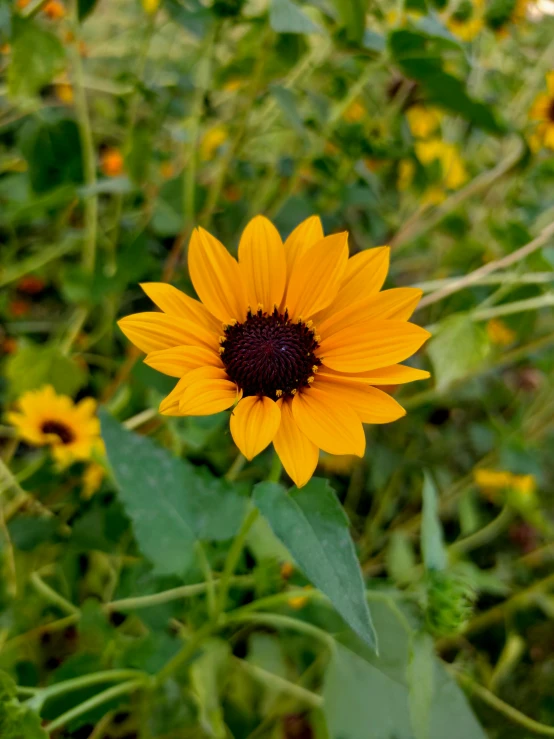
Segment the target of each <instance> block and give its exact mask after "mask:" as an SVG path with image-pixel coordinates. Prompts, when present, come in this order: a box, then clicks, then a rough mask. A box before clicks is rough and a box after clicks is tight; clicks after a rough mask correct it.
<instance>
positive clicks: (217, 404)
mask: <svg viewBox="0 0 554 739" xmlns="http://www.w3.org/2000/svg"><path fill="white" fill-rule="evenodd" d="M212 369H214V368H212ZM194 371H196V370H193V372H194ZM186 379H187V378H186V376H185V377H184V378H183V380H179V382H183V381H186ZM238 399H239V393H238V391H237V386H236V385H235V383H234V382H231V380H223V379H219V380H217V379H215V380H214V379H207V380H198V381H197V382H193V383H192V384H191V385H189V386H188V387H187V389H186V390H185V392H184V393H183V395H182V397H181V402H180V403H179V414H180V415H182V416H211V415H212V413H220V412H221V411H224V410H227V408H230V407H231V406H232V405H234V404H235V403H236V402H237V400H238Z"/></svg>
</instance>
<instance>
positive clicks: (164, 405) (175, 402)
mask: <svg viewBox="0 0 554 739" xmlns="http://www.w3.org/2000/svg"><path fill="white" fill-rule="evenodd" d="M228 379H229V378H228V377H227V373H226V372H225V370H224V369H223V367H196V368H195V369H193V370H189V371H188V372H187V373H186V374H185V375H183V377H181V379H180V380H179V382H178V383H177V384H176V385H175V387H174V388H173V390H172V391H171V392H170V393H169V395H167V396H166V397H165V398H164V399H163V400H162V402H161V403H160V413H162V414H163V415H164V416H184V415H194V414H189V413H182V412H181V410H180V407H179V406H180V404H181V400H182V399H183V395H184V394H185V391H186V390H187V389H188V388H189V387H190V386H191V385H193V384H194V383H196V382H200V381H208V382H209V381H212V380H218V381H219V380H228ZM214 413H215V411H214ZM206 415H209V414H206Z"/></svg>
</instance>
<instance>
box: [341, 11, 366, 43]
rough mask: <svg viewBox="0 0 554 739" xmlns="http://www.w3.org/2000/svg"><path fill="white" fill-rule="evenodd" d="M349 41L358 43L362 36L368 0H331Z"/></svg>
mask: <svg viewBox="0 0 554 739" xmlns="http://www.w3.org/2000/svg"><path fill="white" fill-rule="evenodd" d="M333 4H334V6H335V7H336V9H337V10H338V12H339V15H340V18H341V21H342V24H343V26H345V27H346V35H347V36H348V39H349V40H350V41H354V42H355V43H360V42H361V40H362V39H363V37H364V31H365V17H366V13H367V8H368V5H369V0H333Z"/></svg>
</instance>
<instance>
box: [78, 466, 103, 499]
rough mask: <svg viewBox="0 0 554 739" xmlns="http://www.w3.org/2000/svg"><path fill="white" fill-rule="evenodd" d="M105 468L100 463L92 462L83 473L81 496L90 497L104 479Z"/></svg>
mask: <svg viewBox="0 0 554 739" xmlns="http://www.w3.org/2000/svg"><path fill="white" fill-rule="evenodd" d="M104 474H105V470H104V468H103V467H102V465H101V464H98V463H97V462H92V463H91V464H89V465H88V467H87V468H86V470H85V471H84V473H83V487H82V490H81V497H82V498H84V499H85V500H88V499H89V498H92V496H93V495H94V493H95V492H96V491H97V490H98V488H99V487H100V485H101V484H102V480H103V479H104Z"/></svg>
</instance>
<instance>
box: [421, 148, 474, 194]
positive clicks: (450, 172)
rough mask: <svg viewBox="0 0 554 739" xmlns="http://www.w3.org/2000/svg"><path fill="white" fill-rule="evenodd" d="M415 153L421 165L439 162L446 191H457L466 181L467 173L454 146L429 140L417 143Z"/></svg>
mask: <svg viewBox="0 0 554 739" xmlns="http://www.w3.org/2000/svg"><path fill="white" fill-rule="evenodd" d="M415 151H416V154H417V158H418V159H419V161H420V162H421V163H422V164H426V165H428V164H432V163H433V162H435V161H438V162H440V166H441V173H442V184H443V185H444V187H446V188H447V189H448V190H456V189H458V188H459V187H461V186H462V185H463V184H464V182H465V181H466V180H467V177H468V175H467V171H466V168H465V165H464V162H463V161H462V158H461V156H460V153H459V151H458V148H457V147H456V145H455V144H451V143H449V142H448V141H443V140H442V139H429V140H428V141H418V142H417V143H416V145H415Z"/></svg>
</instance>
